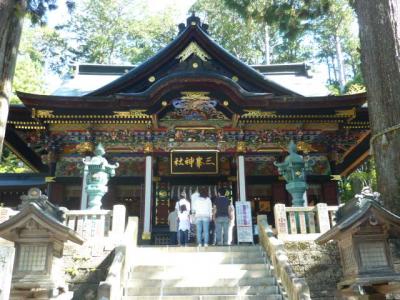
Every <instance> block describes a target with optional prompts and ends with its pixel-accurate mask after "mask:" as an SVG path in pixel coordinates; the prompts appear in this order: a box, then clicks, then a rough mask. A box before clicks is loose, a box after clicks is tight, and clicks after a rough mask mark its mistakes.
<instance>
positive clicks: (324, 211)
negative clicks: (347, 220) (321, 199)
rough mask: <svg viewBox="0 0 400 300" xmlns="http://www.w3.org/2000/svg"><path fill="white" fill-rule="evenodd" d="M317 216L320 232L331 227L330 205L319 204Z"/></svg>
mask: <svg viewBox="0 0 400 300" xmlns="http://www.w3.org/2000/svg"><path fill="white" fill-rule="evenodd" d="M317 218H318V224H319V232H320V233H325V232H327V231H328V230H329V229H331V225H330V222H329V213H328V205H326V203H318V204H317Z"/></svg>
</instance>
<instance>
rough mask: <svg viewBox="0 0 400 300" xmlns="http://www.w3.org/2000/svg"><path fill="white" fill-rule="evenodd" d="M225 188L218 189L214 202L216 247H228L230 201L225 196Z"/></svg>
mask: <svg viewBox="0 0 400 300" xmlns="http://www.w3.org/2000/svg"><path fill="white" fill-rule="evenodd" d="M225 193H226V190H225V188H219V189H218V197H217V199H216V200H215V229H216V234H217V245H220V246H221V245H225V246H227V245H228V235H229V205H230V201H229V199H228V198H227V197H226V196H225Z"/></svg>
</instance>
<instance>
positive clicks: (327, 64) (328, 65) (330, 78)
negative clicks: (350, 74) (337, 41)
mask: <svg viewBox="0 0 400 300" xmlns="http://www.w3.org/2000/svg"><path fill="white" fill-rule="evenodd" d="M325 61H326V67H327V68H328V80H329V83H330V82H332V75H331V66H330V64H329V58H328V57H327V56H326V57H325Z"/></svg>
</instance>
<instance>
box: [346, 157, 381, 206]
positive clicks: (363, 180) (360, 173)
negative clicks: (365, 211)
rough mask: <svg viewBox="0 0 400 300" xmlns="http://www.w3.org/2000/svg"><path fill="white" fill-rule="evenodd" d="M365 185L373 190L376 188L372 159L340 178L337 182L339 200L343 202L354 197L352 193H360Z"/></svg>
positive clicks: (374, 168)
mask: <svg viewBox="0 0 400 300" xmlns="http://www.w3.org/2000/svg"><path fill="white" fill-rule="evenodd" d="M365 186H370V187H371V188H372V190H374V191H376V190H377V178H376V167H375V162H374V161H373V160H372V159H370V160H369V161H366V162H365V163H364V164H362V165H361V166H360V167H359V168H358V169H357V170H355V171H354V172H353V173H351V174H350V175H348V176H347V177H345V178H342V179H341V181H340V182H339V188H340V199H341V202H343V203H345V202H346V201H348V200H350V199H352V198H354V195H355V194H358V193H360V192H361V190H362V188H363V187H365Z"/></svg>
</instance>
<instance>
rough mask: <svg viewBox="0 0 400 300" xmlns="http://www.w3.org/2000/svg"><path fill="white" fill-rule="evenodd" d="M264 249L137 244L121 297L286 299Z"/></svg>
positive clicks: (184, 299)
mask: <svg viewBox="0 0 400 300" xmlns="http://www.w3.org/2000/svg"><path fill="white" fill-rule="evenodd" d="M261 249H262V248H261V247H259V246H258V245H257V246H228V247H138V248H137V252H136V253H135V254H134V255H135V256H134V258H133V260H134V261H135V265H134V266H133V267H132V269H131V272H130V275H129V278H128V282H127V285H126V287H125V290H124V295H125V296H124V298H123V299H124V300H133V299H144V300H145V299H148V300H152V299H171V300H172V299H176V300H195V299H197V300H216V299H221V300H228V299H243V300H245V299H254V300H257V299H263V300H281V299H284V297H283V296H282V293H281V291H280V288H279V287H278V284H277V282H276V279H275V277H274V275H273V270H272V269H271V267H270V264H269V263H268V261H267V259H266V258H265V257H264V256H263V252H262V250H261Z"/></svg>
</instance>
